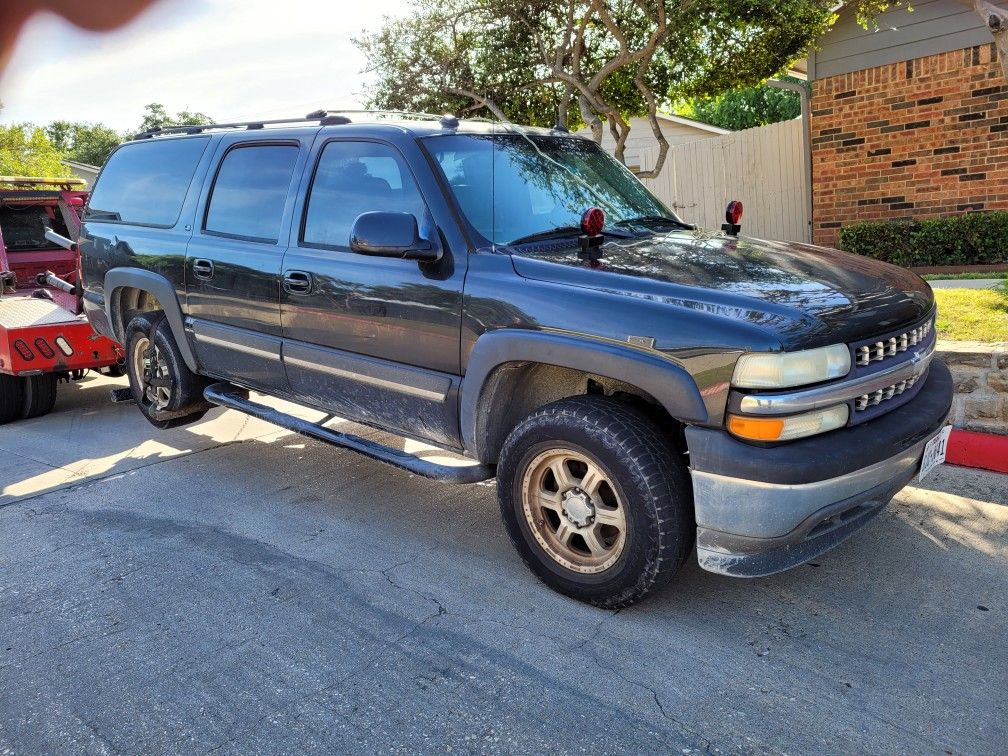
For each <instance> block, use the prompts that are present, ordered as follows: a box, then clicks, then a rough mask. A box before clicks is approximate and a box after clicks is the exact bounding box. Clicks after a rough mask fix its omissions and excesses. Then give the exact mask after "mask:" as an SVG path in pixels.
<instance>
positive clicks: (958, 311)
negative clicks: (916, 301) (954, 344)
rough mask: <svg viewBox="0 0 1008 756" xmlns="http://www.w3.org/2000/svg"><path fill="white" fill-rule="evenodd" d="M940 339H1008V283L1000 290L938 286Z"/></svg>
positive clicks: (936, 291) (936, 290) (936, 292)
mask: <svg viewBox="0 0 1008 756" xmlns="http://www.w3.org/2000/svg"><path fill="white" fill-rule="evenodd" d="M934 295H935V299H936V300H937V302H938V338H939V339H951V340H953V341H1008V286H1005V285H1002V286H1001V287H1000V288H998V289H935V293H934Z"/></svg>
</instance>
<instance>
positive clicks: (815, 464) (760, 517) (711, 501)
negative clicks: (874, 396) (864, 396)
mask: <svg viewBox="0 0 1008 756" xmlns="http://www.w3.org/2000/svg"><path fill="white" fill-rule="evenodd" d="M951 403H952V376H951V374H950V373H949V370H948V368H947V367H945V365H944V364H942V363H941V362H939V361H937V360H936V361H933V362H932V363H931V367H930V371H929V373H928V377H927V380H926V382H925V384H924V386H923V387H922V388H921V390H920V392H919V393H918V394H917V396H915V397H914V398H913V400H911V401H910V402H908V403H907V404H905V405H903V406H902V407H899V408H897V409H895V410H893V411H892V412H889V413H887V414H886V415H883V416H882V417H879V418H876V419H875V420H872V421H870V422H868V423H865V424H863V425H859V426H852V427H849V428H843V429H840V430H836V431H833V432H831V433H826V434H823V435H822V436H813V437H811V438H808V439H803V440H801V441H795V442H792V443H788V444H781V445H779V446H773V447H756V446H753V445H751V444H746V443H743V442H741V441H739V440H737V439H735V438H733V437H731V436H729V435H728V434H727V433H726V432H724V431H720V430H714V429H710V428H698V427H690V428H688V429H687V431H686V440H687V444H688V445H689V450H690V472H691V475H692V478H693V498H694V506H695V511H696V522H697V555H698V558H699V561H700V566H701V567H703V568H704V569H705V570H709V571H711V572H718V573H721V574H725V575H734V576H738V577H759V576H762V575H770V574H773V573H775V572H781V571H783V570H786V569H789V568H791V567H795V566H797V565H799V564H802V563H804V562H807V561H808V560H810V559H813V558H814V557H816V556H818V555H819V554H822V553H823V552H825V551H828V550H829V549H831V548H833V547H834V546H836V545H837V544H839V543H840V542H841V541H843V540H844V539H846V538H847V537H848V536H850V535H851V534H852V533H854V532H855V531H856V530H858V529H859V528H860V527H862V526H863V525H865V524H866V523H867V522H868V521H869V520H871V519H872V518H873V517H874V516H875V515H877V514H878V513H879V512H880V511H881V510H882V508H883V507H884V506H885V504H886V503H888V502H889V500H890V499H891V498H892V497H893V496H894V495H895V494H896V493H897V492H898V491H899V490H900V489H901V488H903V486H905V485H906V484H907V483H908V482H909V481H910V480H911V479H912V478H913V477H914V475H916V473H917V469H918V467H919V465H920V460H921V456H922V455H923V451H924V446H925V444H927V442H928V441H930V440H931V439H932V438H934V436H935V435H937V434H938V433H939V432H940V431H941V429H942V426H943V425H944V424H945V421H946V419H947V417H948V413H949V408H950V407H951Z"/></svg>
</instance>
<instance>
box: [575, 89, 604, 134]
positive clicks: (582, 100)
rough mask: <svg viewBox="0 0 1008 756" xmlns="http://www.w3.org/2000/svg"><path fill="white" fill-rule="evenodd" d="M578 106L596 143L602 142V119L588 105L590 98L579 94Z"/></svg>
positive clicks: (582, 118)
mask: <svg viewBox="0 0 1008 756" xmlns="http://www.w3.org/2000/svg"><path fill="white" fill-rule="evenodd" d="M578 108H579V109H580V110H581V120H582V121H584V122H585V123H586V124H588V128H590V129H591V134H592V139H594V140H595V144H598V145H601V144H602V119H601V118H599V117H598V116H597V115H595V114H594V113H593V112H592V110H591V108H590V107H588V98H586V97H585V96H584V95H579V96H578Z"/></svg>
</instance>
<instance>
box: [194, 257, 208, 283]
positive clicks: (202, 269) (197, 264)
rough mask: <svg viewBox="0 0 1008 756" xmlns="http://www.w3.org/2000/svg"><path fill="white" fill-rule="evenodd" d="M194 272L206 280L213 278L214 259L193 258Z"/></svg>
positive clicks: (197, 276)
mask: <svg viewBox="0 0 1008 756" xmlns="http://www.w3.org/2000/svg"><path fill="white" fill-rule="evenodd" d="M192 272H193V275H194V276H196V278H202V279H204V280H207V279H210V278H213V261H212V260H203V259H196V260H193V264H192Z"/></svg>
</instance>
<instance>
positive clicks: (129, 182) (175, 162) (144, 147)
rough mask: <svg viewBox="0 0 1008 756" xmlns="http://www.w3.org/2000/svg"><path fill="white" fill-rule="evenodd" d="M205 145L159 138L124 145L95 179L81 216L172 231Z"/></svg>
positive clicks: (199, 141) (202, 140)
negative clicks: (85, 209)
mask: <svg viewBox="0 0 1008 756" xmlns="http://www.w3.org/2000/svg"><path fill="white" fill-rule="evenodd" d="M209 142H210V140H209V138H207V137H192V138H187V139H179V138H162V139H149V140H145V141H142V142H133V143H130V144H125V145H123V146H122V147H120V148H119V149H117V150H116V151H115V152H114V153H112V157H110V158H109V161H108V164H107V165H106V166H105V168H104V169H103V170H102V172H101V175H100V176H99V177H98V181H97V183H96V184H95V186H94V190H93V191H92V192H91V199H90V200H89V201H88V207H87V211H86V212H85V216H84V217H85V218H87V219H88V220H96V221H113V222H117V223H135V224H138V225H144V226H174V225H175V223H176V221H178V217H179V213H181V212H182V204H183V203H184V202H185V198H186V193H187V192H188V191H189V182H190V181H192V177H193V174H194V173H195V172H196V166H197V165H198V164H199V161H200V158H201V157H202V156H203V151H204V150H205V149H206V146H207V144H209Z"/></svg>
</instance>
